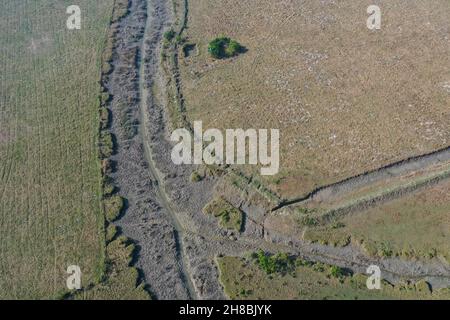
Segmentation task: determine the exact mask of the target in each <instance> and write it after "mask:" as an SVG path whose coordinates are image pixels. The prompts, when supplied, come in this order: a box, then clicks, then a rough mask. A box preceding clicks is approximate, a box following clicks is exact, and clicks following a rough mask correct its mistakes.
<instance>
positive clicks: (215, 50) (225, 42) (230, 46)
mask: <svg viewBox="0 0 450 320" xmlns="http://www.w3.org/2000/svg"><path fill="white" fill-rule="evenodd" d="M244 50H245V48H244V47H243V46H242V45H241V44H239V43H238V42H237V41H235V40H232V39H230V38H228V37H218V38H216V39H214V40H213V41H211V42H210V43H209V45H208V52H209V53H210V54H211V56H212V57H213V58H216V59H224V58H231V57H234V56H236V55H238V54H239V53H242V52H244Z"/></svg>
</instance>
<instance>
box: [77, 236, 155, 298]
mask: <svg viewBox="0 0 450 320" xmlns="http://www.w3.org/2000/svg"><path fill="white" fill-rule="evenodd" d="M134 250H135V246H134V245H133V244H132V243H130V242H129V241H128V239H127V238H126V237H123V236H121V237H119V238H117V239H116V240H113V241H112V242H110V243H109V244H108V246H107V247H106V257H107V260H106V261H107V273H106V278H105V280H104V281H103V282H101V283H99V284H96V285H94V286H91V287H89V288H86V289H85V290H81V291H78V292H76V293H75V294H74V297H73V298H74V299H77V300H148V299H150V296H149V294H148V293H147V291H146V290H145V288H144V285H143V284H140V285H138V286H136V284H137V283H138V280H139V273H138V271H137V269H136V268H133V267H130V263H131V260H132V257H133V252H134Z"/></svg>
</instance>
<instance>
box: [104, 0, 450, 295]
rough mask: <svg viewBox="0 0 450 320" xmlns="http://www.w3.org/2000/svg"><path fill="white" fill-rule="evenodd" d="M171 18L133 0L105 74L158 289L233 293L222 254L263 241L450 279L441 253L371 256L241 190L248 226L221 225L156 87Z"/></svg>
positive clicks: (149, 274)
mask: <svg viewBox="0 0 450 320" xmlns="http://www.w3.org/2000/svg"><path fill="white" fill-rule="evenodd" d="M172 20H173V17H172V12H171V4H169V3H168V2H167V1H164V0H148V1H146V0H130V7H129V14H128V15H127V16H126V17H124V18H123V19H122V20H121V21H120V22H119V23H120V26H119V29H118V30H119V31H118V35H117V42H116V47H115V53H114V58H113V66H114V70H113V72H112V73H111V74H110V75H109V77H108V79H106V83H105V86H106V88H107V89H108V90H109V92H110V94H111V95H112V96H113V98H112V101H111V103H110V106H109V108H110V111H111V113H112V125H111V132H112V133H113V134H114V136H115V154H114V155H113V156H112V158H111V159H112V161H113V168H114V170H113V173H112V178H113V180H114V184H115V185H116V186H117V187H118V188H119V194H120V195H121V196H123V197H124V198H125V199H126V200H127V201H126V210H125V212H124V214H123V216H122V217H121V218H120V219H119V220H118V221H117V222H116V225H117V226H118V227H120V228H121V230H122V232H123V233H124V234H125V235H126V236H127V237H129V238H131V239H133V240H134V241H135V242H136V244H137V246H138V249H139V251H138V254H137V256H136V259H135V266H136V267H137V268H138V269H139V270H140V271H141V275H142V279H143V281H145V282H146V283H147V284H148V287H149V290H150V292H151V293H152V294H153V296H154V297H155V298H157V299H188V298H191V299H220V298H225V297H224V294H223V290H222V288H221V285H220V284H219V281H218V270H217V267H216V265H215V263H214V258H215V257H216V256H217V255H219V254H223V255H242V254H243V253H245V252H249V251H254V250H257V249H260V248H262V249H266V250H272V251H277V250H284V251H289V252H291V253H293V254H300V255H302V256H305V257H307V258H309V259H311V260H317V261H321V262H327V263H334V264H337V265H340V266H343V267H348V268H351V269H353V270H355V271H361V272H365V268H366V267H367V265H368V264H373V263H375V264H379V265H380V266H382V269H383V270H385V271H386V275H387V278H389V280H392V281H396V280H398V278H399V276H400V275H407V276H410V277H419V276H425V277H428V280H430V282H432V283H433V284H440V285H445V283H447V284H450V280H449V279H450V278H449V277H450V270H449V269H448V266H445V265H443V264H440V263H439V262H438V261H434V262H430V263H420V262H403V261H400V260H398V259H389V260H383V261H372V260H370V259H368V258H366V257H364V256H363V255H362V254H361V253H360V252H359V251H358V250H357V249H356V248H352V247H346V248H341V249H339V248H333V247H327V246H320V245H313V244H308V243H302V242H300V241H297V240H295V239H296V238H295V233H294V234H293V235H292V236H289V235H286V234H284V233H283V232H279V230H277V226H276V223H274V219H278V218H279V216H280V215H282V214H283V210H280V212H277V213H270V210H266V209H264V208H262V207H259V206H257V205H255V204H254V203H251V202H248V201H243V200H241V199H239V198H238V197H237V198H236V199H235V202H236V204H235V205H237V206H239V207H240V208H241V209H242V210H243V211H244V212H245V213H246V219H245V227H244V232H242V234H237V233H233V232H230V231H224V230H221V229H220V228H219V227H218V225H217V221H216V220H215V219H214V218H213V217H209V216H206V215H204V214H203V213H202V208H203V207H204V206H205V205H206V203H208V202H209V200H210V199H211V198H212V196H213V192H214V191H213V190H214V188H215V187H216V188H217V186H218V182H219V181H218V180H217V179H216V178H214V177H206V178H205V179H203V180H202V181H200V182H196V183H193V182H191V181H190V176H191V174H192V172H193V171H194V170H196V169H197V168H196V167H194V166H175V165H174V164H173V162H172V160H171V158H170V153H171V150H172V145H171V144H170V142H169V141H168V135H169V133H168V130H167V127H166V125H165V124H166V122H167V117H166V112H165V107H164V99H159V98H160V97H158V96H157V95H155V94H154V90H153V89H154V87H155V86H156V87H158V88H160V89H161V90H164V80H163V75H162V70H160V61H159V59H160V43H161V41H162V37H163V33H164V31H165V30H167V28H168V27H169V26H170V24H171V22H172ZM136 53H137V54H136ZM133 56H134V57H135V59H130V57H133ZM161 96H163V95H161Z"/></svg>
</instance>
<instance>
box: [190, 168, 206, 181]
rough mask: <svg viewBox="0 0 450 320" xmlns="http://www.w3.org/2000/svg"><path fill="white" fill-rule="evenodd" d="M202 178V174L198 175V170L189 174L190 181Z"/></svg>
mask: <svg viewBox="0 0 450 320" xmlns="http://www.w3.org/2000/svg"><path fill="white" fill-rule="evenodd" d="M202 180H203V176H201V175H200V173H198V171H194V172H192V174H191V181H192V182H200V181H202Z"/></svg>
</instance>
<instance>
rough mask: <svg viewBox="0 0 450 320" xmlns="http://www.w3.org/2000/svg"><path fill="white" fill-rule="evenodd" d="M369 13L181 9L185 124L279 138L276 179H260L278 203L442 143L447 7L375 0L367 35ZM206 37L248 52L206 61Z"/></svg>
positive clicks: (206, 1) (332, 6)
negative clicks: (377, 11)
mask: <svg viewBox="0 0 450 320" xmlns="http://www.w3.org/2000/svg"><path fill="white" fill-rule="evenodd" d="M371 4H373V1H368V0H364V1H358V0H351V1H348V0H347V1H343V0H338V1H299V0H289V1H282V2H280V1H270V0H249V1H236V0H234V1H233V0H198V1H189V24H188V26H189V28H188V29H187V30H186V33H185V35H186V36H187V41H188V43H190V44H196V50H194V51H193V52H191V53H190V55H189V57H187V58H185V59H182V61H181V63H180V68H181V76H182V80H183V94H184V98H185V106H186V110H187V116H188V119H189V120H190V121H194V120H202V121H203V122H204V128H208V127H215V128H221V129H225V128H235V127H240V128H248V127H253V128H279V129H280V130H281V150H280V152H281V172H280V174H279V175H278V176H277V177H275V178H270V179H265V181H266V183H268V184H269V185H270V186H271V187H272V188H273V189H274V190H276V191H277V192H278V193H279V194H281V195H282V196H283V197H285V198H290V197H295V196H298V195H300V194H305V193H307V192H309V191H311V190H312V189H313V188H314V187H317V186H321V185H324V184H328V183H331V182H334V181H337V180H340V179H343V178H346V177H349V176H353V175H356V174H358V173H362V172H364V171H367V170H370V169H375V168H377V167H380V166H382V165H384V164H387V163H390V162H394V161H397V160H401V159H403V158H406V157H409V156H412V155H419V154H423V153H427V152H430V151H433V150H435V149H437V148H441V147H443V146H447V145H449V143H450V137H449V131H448V128H449V125H450V109H449V108H448V106H449V103H450V95H449V93H448V90H446V87H445V85H446V84H448V82H449V81H450V75H449V73H448V71H447V70H448V68H449V66H450V46H449V45H448V34H449V31H450V30H449V28H450V26H449V24H448V21H449V20H450V6H449V3H448V1H445V0H437V1H433V2H429V1H427V2H425V1H417V0H415V1H406V0H395V1H376V4H378V5H380V7H381V10H382V14H383V16H382V29H381V30H380V31H376V32H375V31H370V30H368V28H367V27H366V20H367V17H368V14H367V13H366V9H367V7H368V6H369V5H371ZM218 35H226V36H229V37H232V38H233V39H236V40H237V41H239V42H240V43H241V44H242V45H244V46H245V47H246V48H247V49H248V52H246V53H245V54H243V55H240V56H238V57H236V58H232V59H227V60H214V59H212V58H211V57H210V56H209V55H208V52H207V45H208V42H209V41H210V40H211V39H213V38H215V37H216V36H218ZM182 55H183V53H182V50H181V48H180V57H181V56H182ZM247 172H249V173H256V171H255V170H254V168H250V169H248V171H247Z"/></svg>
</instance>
